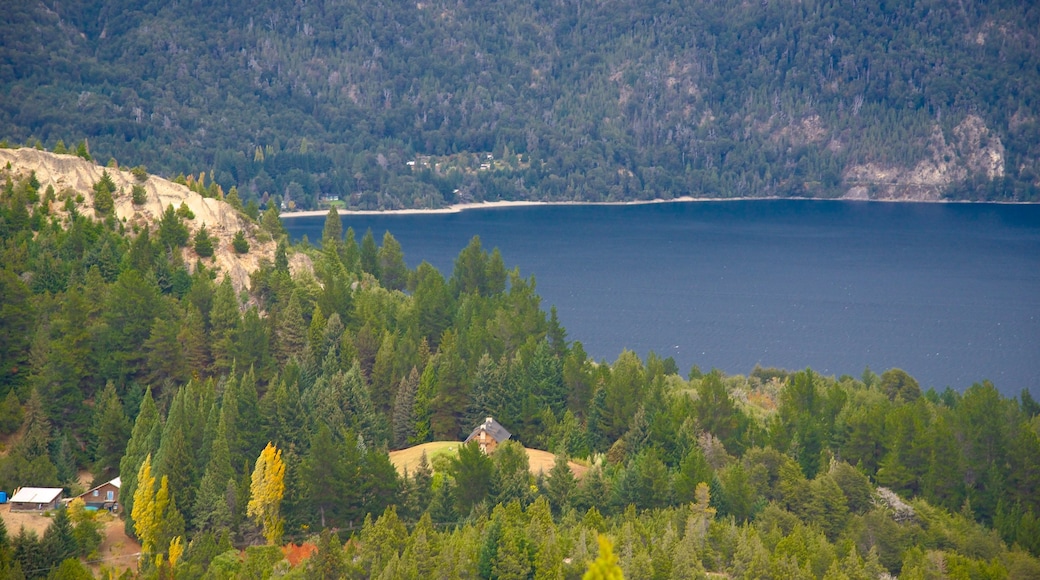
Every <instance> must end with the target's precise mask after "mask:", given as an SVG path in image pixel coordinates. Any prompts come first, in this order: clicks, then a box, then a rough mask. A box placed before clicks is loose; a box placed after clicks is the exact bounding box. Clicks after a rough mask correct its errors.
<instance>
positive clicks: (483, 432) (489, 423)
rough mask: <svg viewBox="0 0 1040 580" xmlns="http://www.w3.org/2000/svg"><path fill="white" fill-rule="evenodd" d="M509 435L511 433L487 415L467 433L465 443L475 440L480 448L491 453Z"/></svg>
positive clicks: (486, 452)
mask: <svg viewBox="0 0 1040 580" xmlns="http://www.w3.org/2000/svg"><path fill="white" fill-rule="evenodd" d="M510 437H512V435H511V434H510V433H509V431H506V428H505V427H503V426H502V425H501V424H499V422H498V421H495V420H494V419H493V418H492V417H488V418H486V419H484V422H483V423H481V424H480V425H478V426H477V428H476V429H474V430H473V432H472V433H470V434H469V437H466V441H465V443H469V442H470V441H473V440H476V441H477V442H478V443H479V444H480V450H481V451H483V452H484V453H485V454H487V455H491V454H492V453H494V452H495V449H496V448H497V447H498V446H499V444H501V443H504V442H505V441H507V440H508V439H509V438H510Z"/></svg>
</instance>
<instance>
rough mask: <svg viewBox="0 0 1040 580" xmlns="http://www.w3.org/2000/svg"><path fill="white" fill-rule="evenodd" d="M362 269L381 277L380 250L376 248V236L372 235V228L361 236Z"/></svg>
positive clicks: (377, 277)
mask: <svg viewBox="0 0 1040 580" xmlns="http://www.w3.org/2000/svg"><path fill="white" fill-rule="evenodd" d="M360 258H361V269H362V270H364V271H365V272H368V273H369V274H372V275H373V276H375V277H376V279H379V278H380V276H381V274H380V271H379V250H378V248H376V238H375V236H373V235H372V229H371V228H369V229H368V230H366V231H365V235H364V236H363V237H362V238H361V255H360Z"/></svg>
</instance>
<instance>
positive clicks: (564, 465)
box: [545, 455, 577, 514]
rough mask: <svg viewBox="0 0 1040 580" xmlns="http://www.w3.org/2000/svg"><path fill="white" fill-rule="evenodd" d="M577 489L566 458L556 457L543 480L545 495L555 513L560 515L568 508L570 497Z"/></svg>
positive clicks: (562, 456)
mask: <svg viewBox="0 0 1040 580" xmlns="http://www.w3.org/2000/svg"><path fill="white" fill-rule="evenodd" d="M576 487H577V482H576V481H575V479H574V472H573V471H571V468H570V465H569V463H568V461H567V457H566V456H564V455H557V456H556V459H555V461H554V462H553V466H552V469H550V470H549V477H548V478H546V480H545V488H546V489H545V494H546V496H548V498H549V504H550V505H551V506H552V509H553V511H554V512H555V513H557V514H561V513H563V512H564V511H566V510H567V508H568V507H570V505H571V504H570V501H571V495H572V494H573V493H574V490H575V488H576Z"/></svg>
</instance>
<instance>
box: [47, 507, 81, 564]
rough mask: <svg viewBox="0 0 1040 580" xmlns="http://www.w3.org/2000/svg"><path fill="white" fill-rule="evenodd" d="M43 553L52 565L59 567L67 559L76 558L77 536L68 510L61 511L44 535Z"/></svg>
mask: <svg viewBox="0 0 1040 580" xmlns="http://www.w3.org/2000/svg"><path fill="white" fill-rule="evenodd" d="M41 543H42V547H43V553H44V555H45V557H46V558H47V560H49V561H50V562H52V563H53V564H52V565H55V566H56V565H58V564H59V563H60V562H62V561H64V560H65V559H67V558H75V557H76V555H77V553H78V552H79V550H78V548H77V545H76V536H75V534H74V531H73V529H72V521H71V520H70V519H69V514H68V510H66V509H59V510H58V511H57V513H56V514H55V515H54V519H53V520H52V521H51V523H50V525H49V526H47V530H46V531H44V533H43V540H42V542H41Z"/></svg>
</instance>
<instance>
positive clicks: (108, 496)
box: [76, 477, 122, 511]
mask: <svg viewBox="0 0 1040 580" xmlns="http://www.w3.org/2000/svg"><path fill="white" fill-rule="evenodd" d="M121 486H122V480H120V479H119V478H118V477H117V478H115V479H113V480H111V481H106V482H105V483H102V484H101V485H99V486H97V487H94V488H91V489H88V490H87V491H85V492H83V493H81V494H79V495H77V496H76V497H77V498H79V499H81V500H83V503H84V504H86V506H87V507H91V508H97V509H106V510H109V511H115V510H116V508H118V507H119V488H120V487H121Z"/></svg>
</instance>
